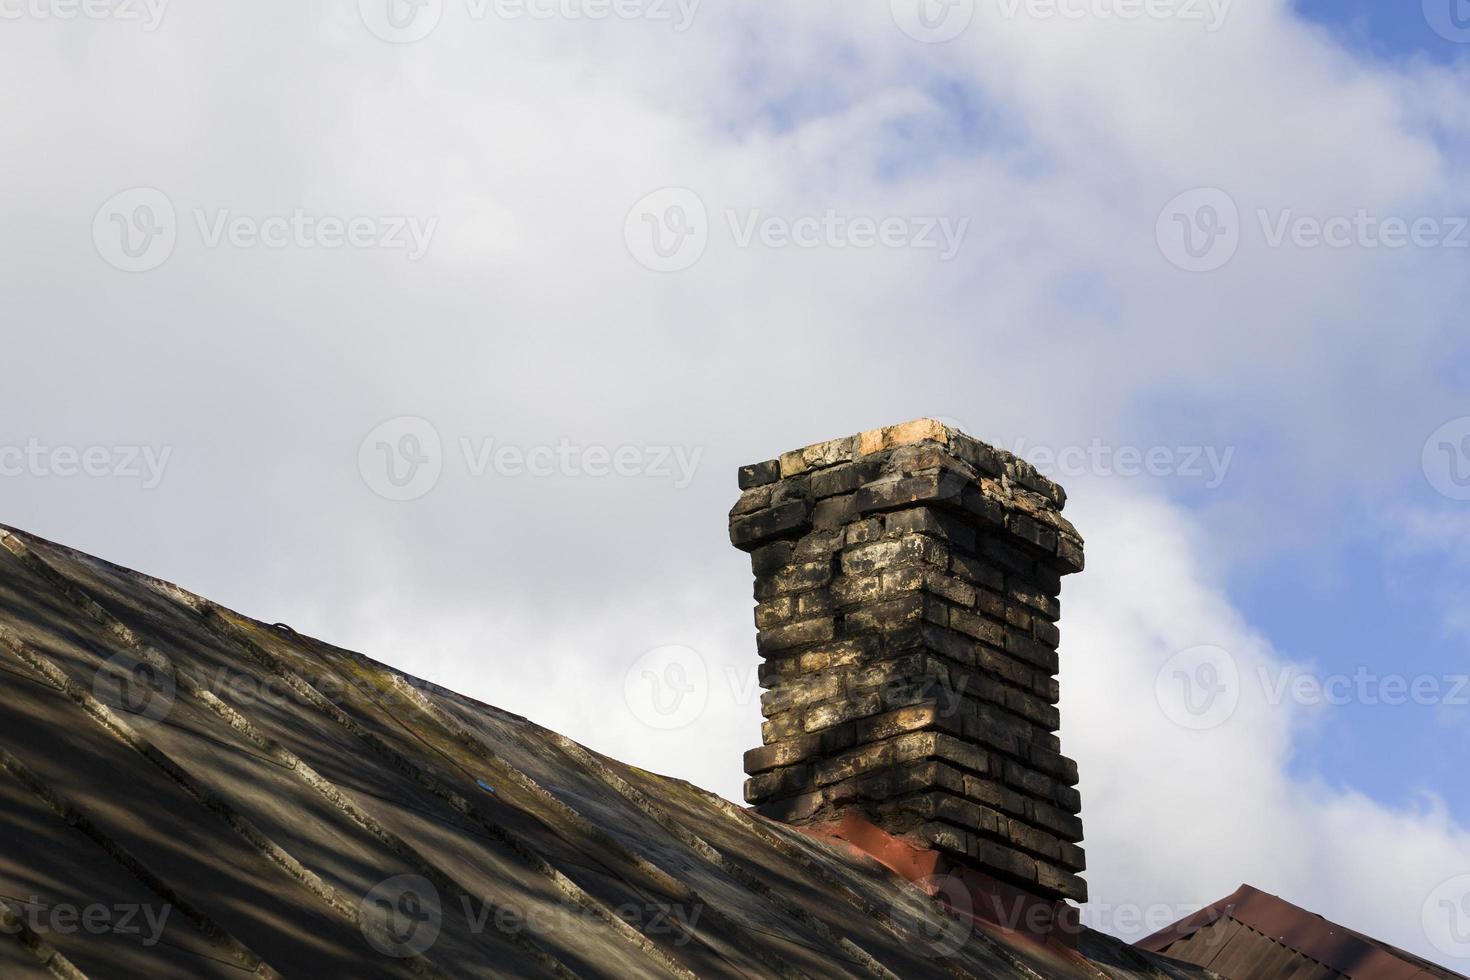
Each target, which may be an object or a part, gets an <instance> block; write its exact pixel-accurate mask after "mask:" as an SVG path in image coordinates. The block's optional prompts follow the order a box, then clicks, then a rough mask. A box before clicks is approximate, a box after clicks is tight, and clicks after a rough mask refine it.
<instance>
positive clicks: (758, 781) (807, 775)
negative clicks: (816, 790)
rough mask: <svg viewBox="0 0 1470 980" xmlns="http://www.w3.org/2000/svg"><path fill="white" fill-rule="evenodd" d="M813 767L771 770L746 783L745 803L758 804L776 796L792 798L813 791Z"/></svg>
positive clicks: (797, 766) (804, 766) (789, 767)
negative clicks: (797, 794)
mask: <svg viewBox="0 0 1470 980" xmlns="http://www.w3.org/2000/svg"><path fill="white" fill-rule="evenodd" d="M811 777H812V772H811V767H810V766H806V765H796V766H786V767H784V768H782V769H771V770H769V771H767V772H763V773H760V774H759V775H755V776H751V777H750V778H749V779H747V780H746V781H745V801H746V802H747V803H756V802H759V801H761V800H769V799H771V798H772V797H776V796H792V795H794V794H796V793H803V792H809V791H810V790H811V788H812V787H811Z"/></svg>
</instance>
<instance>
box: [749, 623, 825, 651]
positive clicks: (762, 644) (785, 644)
mask: <svg viewBox="0 0 1470 980" xmlns="http://www.w3.org/2000/svg"><path fill="white" fill-rule="evenodd" d="M836 635H837V623H836V621H835V620H834V619H833V618H832V617H831V616H826V617H823V618H820V619H808V620H803V621H802V622H799V623H788V624H787V625H785V626H775V627H772V628H771V629H765V630H761V631H760V632H759V633H757V634H756V638H755V645H756V649H757V650H759V651H761V652H762V653H766V652H768V651H771V650H789V649H791V648H792V647H798V646H804V645H806V644H808V643H821V642H822V641H823V640H830V639H832V638H833V637H834V636H836Z"/></svg>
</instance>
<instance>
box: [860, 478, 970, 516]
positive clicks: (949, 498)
mask: <svg viewBox="0 0 1470 980" xmlns="http://www.w3.org/2000/svg"><path fill="white" fill-rule="evenodd" d="M964 489H965V481H964V478H963V477H961V476H959V475H957V474H953V473H945V472H941V473H929V474H924V475H921V476H904V477H889V478H887V479H884V480H880V481H878V482H876V483H869V484H866V485H864V486H861V487H858V489H857V491H856V506H857V509H858V511H859V512H861V513H863V514H870V513H873V512H874V511H883V510H895V509H897V508H908V507H912V506H914V505H915V504H948V505H950V506H960V502H961V500H962V499H963V496H964Z"/></svg>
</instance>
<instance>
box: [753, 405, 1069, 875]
mask: <svg viewBox="0 0 1470 980" xmlns="http://www.w3.org/2000/svg"><path fill="white" fill-rule="evenodd" d="M740 488H741V490H742V491H743V493H742V495H741V497H740V500H739V502H737V503H736V505H735V507H734V508H733V509H732V510H731V513H730V539H731V541H732V542H733V543H734V544H735V546H736V547H738V548H740V549H741V550H743V551H748V552H749V553H750V556H751V565H752V568H753V570H754V572H755V599H756V602H757V605H756V610H755V619H756V627H757V629H758V639H757V645H758V648H759V651H760V653H761V655H762V657H763V662H762V664H761V675H760V678H761V686H762V687H763V688H764V689H765V693H764V694H763V695H762V699H761V703H762V713H763V715H764V716H765V722H764V724H763V726H762V735H763V740H764V742H765V745H764V746H763V747H762V748H758V749H753V750H752V751H750V752H748V753H746V757H745V768H746V771H747V773H749V775H750V779H749V780H748V781H747V783H746V790H745V792H746V799H747V800H748V801H749V802H750V803H751V804H753V805H754V806H755V807H756V809H757V810H758V811H759V812H761V813H763V814H765V815H767V816H770V817H772V818H775V819H779V820H782V821H785V822H788V823H792V824H822V823H826V822H828V821H833V820H837V819H840V818H841V817H842V816H843V815H845V814H846V813H848V812H849V811H853V810H856V811H858V812H859V813H860V814H861V815H862V816H864V817H866V818H867V819H868V820H870V821H871V822H873V823H874V824H876V825H877V826H879V827H881V828H882V829H884V830H886V831H887V832H889V833H891V834H895V835H897V836H899V837H902V838H904V839H906V840H909V841H910V842H912V843H915V844H917V845H919V846H922V847H927V848H933V849H935V850H938V851H941V852H945V853H947V854H949V855H951V856H952V857H954V858H955V859H957V860H959V861H960V862H962V863H966V864H969V865H971V866H974V867H977V868H980V869H981V870H983V871H985V872H986V873H988V874H991V875H993V876H995V877H996V878H998V879H1001V880H1004V881H1007V882H1010V883H1012V884H1015V885H1018V886H1020V887H1022V888H1024V889H1026V890H1028V891H1030V892H1032V893H1035V894H1038V895H1041V896H1044V897H1047V898H1066V899H1073V900H1076V901H1085V900H1086V895H1087V886H1086V883H1085V882H1084V881H1083V880H1082V879H1081V878H1080V877H1078V873H1079V872H1081V871H1082V870H1083V869H1084V866H1085V865H1084V860H1083V852H1082V848H1081V847H1079V846H1078V842H1079V841H1080V840H1082V822H1081V820H1080V819H1079V817H1078V814H1079V813H1080V812H1081V800H1080V797H1079V796H1078V793H1077V790H1076V788H1075V787H1076V784H1077V766H1076V764H1075V763H1073V762H1072V761H1071V760H1069V759H1067V758H1064V757H1063V756H1062V754H1061V747H1060V744H1059V741H1058V739H1057V736H1056V734H1055V733H1056V731H1057V729H1058V727H1059V724H1060V719H1059V715H1058V712H1057V708H1056V704H1057V700H1058V688H1057V681H1056V674H1057V652H1056V651H1057V644H1058V639H1059V635H1058V631H1057V626H1056V623H1057V619H1058V617H1059V615H1060V609H1059V606H1058V601H1057V596H1058V594H1059V593H1060V591H1061V577H1062V576H1063V575H1066V574H1069V573H1071V572H1076V571H1080V570H1081V569H1082V539H1081V538H1080V537H1079V536H1078V534H1077V532H1076V530H1075V529H1074V528H1073V527H1072V525H1071V524H1070V523H1069V522H1068V521H1067V520H1066V519H1065V518H1063V517H1062V515H1061V510H1062V506H1063V504H1064V502H1065V499H1066V497H1065V494H1064V493H1063V492H1062V490H1061V488H1060V487H1058V486H1057V485H1056V484H1054V483H1052V482H1051V481H1050V480H1048V479H1046V478H1045V477H1042V476H1041V475H1040V474H1038V473H1037V472H1036V470H1035V469H1034V468H1033V467H1032V466H1030V465H1029V464H1028V463H1026V462H1024V461H1023V460H1020V459H1018V458H1016V457H1014V456H1012V455H1011V454H1009V453H1006V452H1003V451H1001V450H997V449H994V448H992V447H990V446H987V445H985V444H983V443H981V442H978V441H976V440H975V439H972V438H970V437H969V436H966V435H964V434H963V433H961V432H958V431H957V430H955V429H952V428H949V427H947V426H945V425H943V424H941V423H939V422H936V421H933V420H929V419H921V420H919V421H916V422H909V423H906V424H904V425H897V426H891V427H889V428H886V429H878V430H873V431H870V432H865V433H862V434H861V435H857V436H852V437H849V438H846V439H836V440H833V441H830V442H824V443H819V444H817V445H813V446H808V447H806V448H804V449H799V450H796V451H794V452H790V453H786V454H785V455H783V456H781V457H780V458H779V459H774V460H770V461H768V462H765V463H757V464H755V465H752V466H746V467H743V468H741V470H740Z"/></svg>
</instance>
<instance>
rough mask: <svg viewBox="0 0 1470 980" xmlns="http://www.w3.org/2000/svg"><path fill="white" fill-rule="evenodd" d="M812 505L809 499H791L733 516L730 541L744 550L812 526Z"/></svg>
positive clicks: (792, 534)
mask: <svg viewBox="0 0 1470 980" xmlns="http://www.w3.org/2000/svg"><path fill="white" fill-rule="evenodd" d="M811 513H812V505H811V503H810V501H806V500H788V501H787V502H785V503H783V504H777V505H775V506H773V507H767V508H766V509H765V510H759V511H756V512H755V513H753V514H746V515H743V516H740V517H734V518H731V519H730V542H731V543H732V544H734V545H735V547H737V548H740V549H741V550H743V551H749V550H751V549H752V548H754V547H755V546H756V545H759V544H764V543H765V542H767V541H769V540H770V539H772V538H778V537H790V536H794V535H796V534H798V533H800V532H802V531H805V530H806V529H807V528H808V527H810V526H811Z"/></svg>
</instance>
